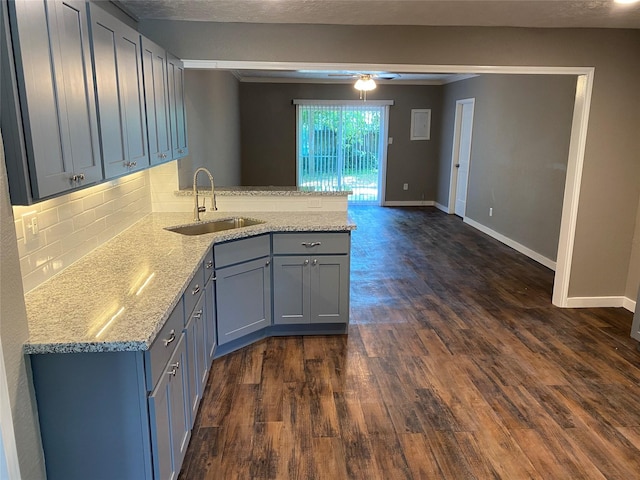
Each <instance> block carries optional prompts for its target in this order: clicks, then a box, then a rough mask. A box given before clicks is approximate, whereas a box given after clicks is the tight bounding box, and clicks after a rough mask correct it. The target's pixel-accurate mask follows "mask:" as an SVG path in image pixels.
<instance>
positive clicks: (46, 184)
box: [3, 0, 103, 204]
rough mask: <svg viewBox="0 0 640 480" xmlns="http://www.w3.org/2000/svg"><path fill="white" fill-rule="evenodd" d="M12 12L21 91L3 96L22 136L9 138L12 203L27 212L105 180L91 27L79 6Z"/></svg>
mask: <svg viewBox="0 0 640 480" xmlns="http://www.w3.org/2000/svg"><path fill="white" fill-rule="evenodd" d="M8 7H9V9H8V10H9V12H8V14H9V19H10V23H11V34H12V36H11V39H10V41H12V43H13V49H12V50H11V51H10V52H9V53H8V54H9V56H11V55H12V54H13V55H14V58H13V62H15V63H14V64H15V78H11V79H10V80H11V83H14V84H15V86H16V88H15V89H14V90H13V92H12V93H13V96H14V98H11V95H9V96H8V97H6V95H7V88H9V87H10V85H4V83H5V82H3V90H4V92H3V96H5V98H11V103H12V108H11V112H12V113H13V114H14V115H13V116H14V118H12V119H11V122H10V123H11V126H12V127H15V129H14V128H11V129H10V130H9V131H13V132H17V133H20V134H21V135H11V136H10V137H5V142H8V143H9V145H8V146H7V152H8V155H7V159H6V161H7V163H8V164H12V165H8V168H7V170H8V172H10V173H9V174H10V175H11V177H10V184H13V187H12V188H11V191H12V202H13V203H14V204H19V203H22V204H26V203H30V202H32V201H34V200H39V199H43V198H46V197H50V196H53V195H56V194H60V193H63V192H66V191H69V190H72V189H75V188H78V187H82V186H86V185H90V184H92V183H96V182H99V181H101V180H102V178H103V175H102V163H101V157H100V147H99V139H98V119H97V114H96V105H95V91H94V81H93V68H92V64H91V53H90V52H91V49H90V43H89V20H88V14H87V5H86V4H85V2H84V1H81V0H80V1H76V0H65V1H62V0H47V1H45V0H16V1H12V2H9V3H8ZM5 53H6V52H5ZM3 56H4V54H3ZM13 62H12V63H13ZM3 63H5V62H3ZM15 95H17V96H18V98H15ZM3 115H4V112H3ZM5 121H7V122H8V120H7V119H4V118H3V128H4V124H5ZM16 129H17V130H16ZM21 136H23V138H20V137H21Z"/></svg>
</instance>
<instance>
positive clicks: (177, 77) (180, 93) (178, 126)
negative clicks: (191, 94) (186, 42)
mask: <svg viewBox="0 0 640 480" xmlns="http://www.w3.org/2000/svg"><path fill="white" fill-rule="evenodd" d="M167 68H168V80H169V126H170V129H171V149H172V153H173V155H172V156H173V158H174V159H176V158H182V157H185V156H187V155H188V154H189V148H188V147H187V117H186V114H185V102H184V67H183V65H182V62H181V61H180V59H179V58H177V57H175V56H174V55H171V54H170V53H167Z"/></svg>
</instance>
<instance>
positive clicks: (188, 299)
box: [184, 266, 205, 325]
mask: <svg viewBox="0 0 640 480" xmlns="http://www.w3.org/2000/svg"><path fill="white" fill-rule="evenodd" d="M204 284H205V281H204V266H200V268H199V269H198V271H197V272H196V274H195V275H194V276H193V278H192V279H191V281H190V282H189V286H188V287H187V289H186V290H185V291H184V316H185V320H187V319H188V318H189V316H190V315H191V312H193V308H194V307H195V306H196V303H198V300H199V299H200V294H202V292H203V291H204ZM185 325H186V323H185Z"/></svg>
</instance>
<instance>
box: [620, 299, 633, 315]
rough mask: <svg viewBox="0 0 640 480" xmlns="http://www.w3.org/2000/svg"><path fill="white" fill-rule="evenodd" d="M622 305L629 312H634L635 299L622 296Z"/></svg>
mask: <svg viewBox="0 0 640 480" xmlns="http://www.w3.org/2000/svg"><path fill="white" fill-rule="evenodd" d="M622 306H623V307H624V308H626V309H627V310H629V311H630V312H634V313H635V311H636V301H635V300H631V299H630V298H629V297H623V299H622Z"/></svg>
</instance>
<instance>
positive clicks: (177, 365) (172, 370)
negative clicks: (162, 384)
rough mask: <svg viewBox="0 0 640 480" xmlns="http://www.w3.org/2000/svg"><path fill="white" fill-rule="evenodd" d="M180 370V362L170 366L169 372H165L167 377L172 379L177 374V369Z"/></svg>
mask: <svg viewBox="0 0 640 480" xmlns="http://www.w3.org/2000/svg"><path fill="white" fill-rule="evenodd" d="M179 368H180V362H176V363H174V364H172V365H171V370H169V371H168V372H167V375H171V376H172V377H175V376H176V374H177V373H178V369H179Z"/></svg>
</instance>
